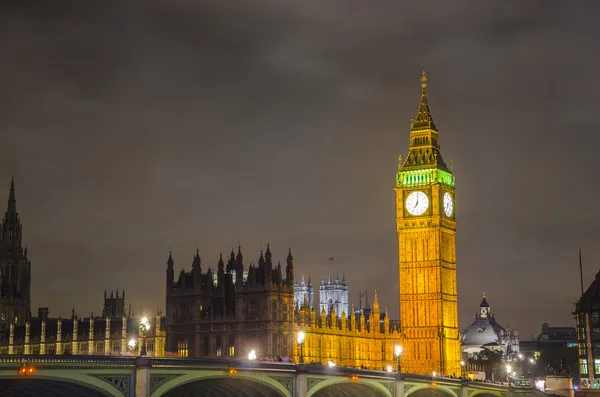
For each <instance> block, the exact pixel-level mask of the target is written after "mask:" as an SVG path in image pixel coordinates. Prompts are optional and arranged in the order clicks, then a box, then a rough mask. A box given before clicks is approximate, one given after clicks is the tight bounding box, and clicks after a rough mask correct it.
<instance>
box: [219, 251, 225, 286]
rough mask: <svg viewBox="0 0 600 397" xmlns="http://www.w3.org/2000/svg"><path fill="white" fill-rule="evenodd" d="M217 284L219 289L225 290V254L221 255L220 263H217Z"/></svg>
mask: <svg viewBox="0 0 600 397" xmlns="http://www.w3.org/2000/svg"><path fill="white" fill-rule="evenodd" d="M217 283H218V284H219V288H220V289H223V287H224V285H225V262H223V253H220V254H219V262H218V263H217Z"/></svg>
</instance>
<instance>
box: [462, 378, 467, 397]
mask: <svg viewBox="0 0 600 397" xmlns="http://www.w3.org/2000/svg"><path fill="white" fill-rule="evenodd" d="M460 397H469V381H468V380H463V381H462V382H460Z"/></svg>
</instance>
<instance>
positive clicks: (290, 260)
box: [285, 247, 294, 288]
mask: <svg viewBox="0 0 600 397" xmlns="http://www.w3.org/2000/svg"><path fill="white" fill-rule="evenodd" d="M285 262H286V265H285V279H286V282H287V285H288V287H291V288H293V286H294V257H293V256H292V247H290V249H289V251H288V256H287V259H286V261H285Z"/></svg>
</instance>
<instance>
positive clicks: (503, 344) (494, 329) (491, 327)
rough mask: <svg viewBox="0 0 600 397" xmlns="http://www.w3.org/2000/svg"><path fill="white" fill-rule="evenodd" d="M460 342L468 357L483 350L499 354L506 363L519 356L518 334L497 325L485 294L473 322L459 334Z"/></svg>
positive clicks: (513, 330)
mask: <svg viewBox="0 0 600 397" xmlns="http://www.w3.org/2000/svg"><path fill="white" fill-rule="evenodd" d="M461 342H462V351H463V352H464V353H465V354H467V355H468V356H472V355H474V354H476V353H479V352H481V351H483V350H484V349H488V350H493V351H497V352H501V353H502V356H503V358H504V360H506V361H514V360H516V359H517V358H518V355H519V333H518V332H517V330H516V329H512V330H511V329H506V328H504V327H503V326H501V325H500V324H498V322H497V321H496V317H495V316H494V315H493V314H492V310H491V308H490V305H489V304H488V302H487V299H486V297H485V294H483V299H482V300H481V303H480V305H479V313H478V314H476V315H475V321H473V323H472V324H471V325H469V326H468V327H467V329H465V330H464V331H463V332H462V333H461Z"/></svg>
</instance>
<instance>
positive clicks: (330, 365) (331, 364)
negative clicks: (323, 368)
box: [327, 361, 335, 367]
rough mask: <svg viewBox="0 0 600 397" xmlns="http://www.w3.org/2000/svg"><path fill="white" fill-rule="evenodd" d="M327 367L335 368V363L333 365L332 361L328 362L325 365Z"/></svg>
mask: <svg viewBox="0 0 600 397" xmlns="http://www.w3.org/2000/svg"><path fill="white" fill-rule="evenodd" d="M327 366H328V367H335V363H334V362H333V361H329V362H328V363H327Z"/></svg>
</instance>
